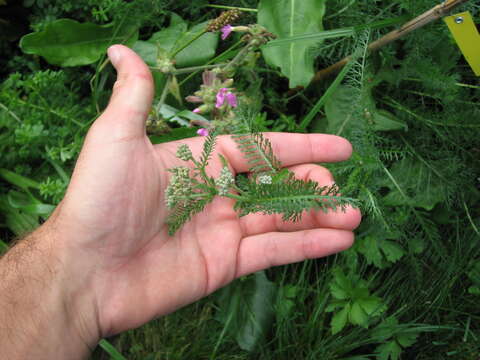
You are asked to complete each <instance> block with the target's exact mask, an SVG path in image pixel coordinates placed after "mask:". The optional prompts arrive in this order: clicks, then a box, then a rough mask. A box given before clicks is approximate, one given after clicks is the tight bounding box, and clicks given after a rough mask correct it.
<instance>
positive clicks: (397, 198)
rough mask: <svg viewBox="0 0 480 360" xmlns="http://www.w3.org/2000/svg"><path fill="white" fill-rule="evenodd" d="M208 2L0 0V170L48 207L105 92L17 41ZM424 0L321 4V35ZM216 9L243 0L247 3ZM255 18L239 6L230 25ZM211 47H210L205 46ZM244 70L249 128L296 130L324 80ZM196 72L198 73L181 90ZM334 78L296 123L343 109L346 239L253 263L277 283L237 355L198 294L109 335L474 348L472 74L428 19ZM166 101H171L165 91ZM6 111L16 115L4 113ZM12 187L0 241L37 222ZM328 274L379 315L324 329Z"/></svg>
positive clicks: (354, 348) (337, 352)
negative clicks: (271, 264) (21, 180)
mask: <svg viewBox="0 0 480 360" xmlns="http://www.w3.org/2000/svg"><path fill="white" fill-rule="evenodd" d="M209 3H210V4H221V2H220V1H194V2H193V1H168V0H164V1H146V0H139V1H136V2H135V4H134V6H133V5H132V3H131V2H128V1H120V0H102V1H95V2H94V1H90V0H81V1H71V2H69V1H53V0H52V1H49V0H26V1H23V2H14V1H8V2H7V3H6V4H5V5H3V6H0V20H3V22H1V21H0V26H2V28H1V30H2V31H0V34H1V35H0V51H1V52H2V57H1V59H0V77H1V80H2V84H1V87H0V127H1V129H2V134H1V135H0V139H1V140H2V141H1V142H0V150H1V152H2V154H3V155H2V158H1V160H0V167H1V168H5V169H8V170H10V171H13V172H15V173H16V174H19V175H22V176H25V177H28V178H30V179H33V180H35V181H36V182H38V184H39V185H38V187H36V188H35V189H34V190H32V191H35V193H36V194H37V195H38V197H39V198H40V199H42V201H44V202H46V203H48V204H55V203H57V202H58V201H59V200H60V199H61V196H62V194H63V192H64V190H65V187H66V184H67V183H68V177H69V174H70V172H71V169H72V167H73V165H74V161H75V158H76V155H77V153H78V151H79V149H80V147H81V143H82V140H83V137H84V135H85V133H86V131H87V129H88V126H89V125H90V124H91V122H92V121H93V120H94V119H95V117H96V116H97V114H98V111H99V110H100V109H102V108H103V106H104V105H105V103H106V101H107V100H108V96H109V93H110V88H111V84H112V82H113V81H114V73H113V71H112V69H110V68H108V67H107V68H106V69H103V70H102V71H100V68H99V66H96V65H93V66H84V67H77V68H64V69H60V68H58V67H55V66H51V65H49V64H47V63H46V62H45V61H44V60H43V59H42V58H39V57H34V56H27V55H24V54H23V53H22V52H21V50H20V49H19V47H18V41H19V39H20V37H21V36H22V35H24V34H26V33H28V32H30V31H32V30H41V29H43V28H44V27H45V26H46V25H47V24H48V23H50V22H51V21H53V20H55V19H57V18H62V17H68V18H73V19H76V20H79V21H93V22H95V23H98V24H104V23H109V22H112V21H113V22H115V23H118V22H123V23H124V22H125V21H128V22H129V23H137V24H139V26H140V38H141V39H147V38H149V37H150V35H151V34H152V33H154V32H155V31H157V30H158V29H160V28H162V27H165V26H167V24H168V19H169V12H170V11H173V12H176V13H178V14H179V15H180V16H182V17H183V18H184V19H187V20H188V21H189V22H191V23H192V24H196V23H199V22H202V21H205V20H207V19H211V18H213V17H215V16H216V14H218V10H214V9H211V8H207V7H205V5H207V4H209ZM436 4H437V2H435V1H429V0H417V1H413V0H394V1H386V0H378V1H350V0H340V1H333V0H332V1H327V14H326V16H325V18H324V23H325V28H326V29H335V28H341V27H347V26H353V25H358V24H365V23H368V22H372V21H377V20H382V19H385V18H395V17H398V16H406V17H414V16H416V15H418V14H420V13H422V12H423V11H425V10H427V9H429V8H430V7H432V6H434V5H436ZM228 5H232V6H242V7H249V8H256V7H257V5H258V1H254V0H249V1H240V0H238V1H230V2H229V4H228ZM463 9H468V10H470V11H472V13H473V15H474V16H475V18H476V20H477V23H478V19H479V10H480V6H479V5H477V4H475V2H474V1H471V2H470V3H469V4H468V5H466V6H465V7H464V8H462V9H459V11H460V10H463ZM255 21H256V20H255V14H254V13H249V14H248V15H246V17H244V18H243V20H242V22H244V23H247V24H248V23H251V22H255ZM389 29H390V28H388V29H380V30H372V31H369V32H363V33H359V34H358V35H357V36H354V37H351V38H347V39H341V40H338V39H337V40H329V41H326V42H324V43H322V45H321V46H318V47H317V48H315V49H313V50H312V56H315V59H316V68H318V69H322V68H324V67H326V66H328V65H330V64H332V63H334V62H335V61H337V60H338V59H340V58H342V57H343V56H345V55H348V54H351V53H353V52H355V51H362V49H364V48H365V44H366V43H367V42H368V41H371V40H373V39H376V38H378V37H379V36H381V35H382V34H384V33H385V32H386V31H388V30H389ZM226 47H227V45H221V48H220V49H219V52H220V51H221V50H223V49H224V48H226ZM255 72H256V74H258V76H260V77H261V78H262V85H261V88H262V90H263V100H262V104H261V108H260V109H259V110H260V112H262V113H263V114H264V115H263V117H259V118H258V119H257V120H258V123H259V126H260V127H264V128H265V129H274V130H277V131H280V130H288V131H297V130H298V124H300V123H301V122H302V119H304V117H305V116H306V115H307V114H309V113H310V112H311V110H312V108H313V106H314V104H315V103H316V102H317V101H318V99H319V97H320V96H321V95H322V94H324V93H325V91H326V90H327V89H328V87H329V86H330V85H331V83H332V80H333V79H329V80H326V81H324V82H320V83H318V84H315V85H313V86H311V87H310V88H308V89H307V90H305V91H302V92H300V93H298V94H296V95H291V94H288V81H287V80H286V79H285V78H284V77H283V76H281V74H280V73H279V71H278V69H275V68H272V67H270V66H268V65H267V64H266V63H265V62H264V61H263V60H262V59H260V60H259V62H258V63H257V66H256V68H255ZM92 78H93V79H94V81H93V82H92V84H93V85H92V86H91V83H90V81H91V80H92ZM199 82H200V79H199V77H198V76H197V77H196V78H194V79H192V80H191V81H189V82H188V83H187V84H186V85H185V87H184V88H183V89H182V90H183V91H184V93H189V92H191V91H192V90H194V89H195V88H196V87H197V86H198V85H199ZM239 83H241V84H243V83H242V81H241V80H240V81H239ZM244 85H245V86H247V85H248V83H247V82H246V81H245V83H244ZM344 85H348V86H349V87H350V89H352V91H351V92H350V93H348V97H347V98H345V97H342V96H341V94H340V93H339V92H337V93H336V94H335V96H332V97H331V98H330V99H329V101H328V102H327V103H326V105H325V107H322V108H321V109H320V110H319V111H318V112H315V113H314V114H313V115H314V116H313V117H312V119H311V120H312V121H311V123H310V126H309V128H308V130H309V131H310V132H325V131H326V132H332V133H337V131H338V128H336V127H335V119H337V118H339V117H342V116H346V114H348V116H350V117H351V118H352V119H354V120H353V121H352V122H350V123H348V126H347V127H346V128H345V129H344V130H342V133H341V135H342V136H346V137H347V138H349V139H350V140H351V141H352V143H353V144H354V147H355V150H356V153H355V156H354V157H353V159H352V160H351V161H349V162H347V163H344V164H341V165H336V166H332V167H331V169H332V171H333V172H334V174H335V175H336V176H337V178H338V180H339V183H340V184H341V185H343V187H344V189H345V192H349V193H351V194H353V195H355V196H356V197H358V198H359V199H361V200H362V202H363V208H362V210H363V212H364V214H365V217H364V222H363V224H362V226H361V227H360V229H359V230H358V233H357V242H356V244H355V246H354V248H353V249H351V250H349V251H348V252H346V253H344V254H341V255H337V256H333V257H330V258H328V259H319V260H311V261H307V262H304V263H301V264H294V265H290V266H285V267H281V268H277V269H272V270H269V271H267V273H266V275H267V278H268V281H269V283H272V284H275V287H276V296H275V298H273V299H272V302H271V307H272V309H273V318H272V320H271V323H270V324H269V326H267V327H265V329H264V333H263V334H262V341H260V342H259V344H258V346H256V347H255V349H254V350H252V351H245V350H242V349H241V348H240V347H239V346H238V343H237V341H236V336H237V335H238V333H239V332H240V329H241V325H242V319H240V320H238V322H237V323H236V325H235V326H231V325H230V326H227V325H225V321H221V320H222V319H221V317H220V316H219V314H221V313H222V311H223V312H225V303H223V302H222V300H221V296H219V294H213V295H212V296H210V297H208V298H206V299H204V300H202V301H200V302H198V303H195V304H193V305H190V306H188V307H186V308H184V309H181V310H180V311H178V312H176V313H175V314H171V315H169V316H166V317H164V318H161V319H158V320H154V321H152V322H150V323H149V324H146V325H145V326H143V327H141V328H139V329H136V330H132V331H129V332H126V333H124V334H121V335H119V336H116V337H114V338H111V339H108V340H109V342H110V343H111V344H113V345H114V346H115V348H116V349H117V350H118V351H119V352H121V353H122V354H123V356H124V357H125V358H128V359H143V360H147V359H151V360H153V359H206V358H216V359H352V360H353V359H357V360H360V359H389V358H391V359H396V358H397V357H396V355H395V354H397V353H399V354H400V353H401V355H399V356H401V358H402V359H432V360H433V359H462V360H463V359H465V360H477V359H479V358H480V327H479V320H480V309H479V300H480V298H479V296H480V295H479V293H480V269H479V267H478V264H479V259H480V246H479V244H480V233H479V230H478V229H479V227H480V221H479V219H480V212H479V209H480V207H479V204H480V196H479V180H478V176H479V174H480V171H479V170H480V166H479V165H480V164H479V158H480V157H479V155H480V141H479V137H478V128H479V125H478V124H479V119H480V107H479V105H478V104H479V103H478V102H479V99H480V83H479V80H478V78H477V77H475V76H474V74H473V73H472V71H471V70H470V69H469V67H468V65H467V64H466V62H465V61H464V60H463V58H462V57H461V55H460V53H459V51H458V48H457V47H456V45H455V43H454V42H453V40H452V39H451V37H450V36H449V33H448V31H447V29H446V27H445V25H444V24H443V23H442V22H441V21H439V22H437V23H435V24H431V25H429V26H427V27H425V28H423V29H421V30H418V31H417V32H415V33H414V34H411V35H409V36H408V37H407V38H405V39H403V40H401V41H398V42H396V43H394V44H392V45H389V46H387V47H385V48H384V49H382V51H381V52H379V53H378V54H374V55H372V56H370V57H368V58H363V57H361V58H359V59H358V60H357V61H356V62H355V64H353V66H352V69H351V71H350V72H349V73H348V74H347V76H346V79H345V81H344ZM168 102H170V103H171V104H173V105H176V106H178V104H177V103H175V100H174V99H173V98H169V99H168ZM372 104H373V105H372ZM367 108H368V109H369V111H368V112H371V110H372V109H375V111H377V110H379V111H388V114H389V115H388V116H391V117H392V118H393V119H395V121H399V122H401V123H403V124H405V126H406V127H407V128H408V130H407V131H405V130H403V131H400V130H395V131H376V130H375V129H373V127H372V126H371V125H372V124H371V121H370V117H369V115H368V114H367V113H366V111H365V109H367ZM12 113H13V114H14V116H12ZM382 114H384V113H382ZM15 117H17V118H18V119H19V121H16V120H12V118H13V119H14V118H15ZM267 119H268V120H267ZM12 190H13V191H18V190H19V188H18V186H13V185H12V183H11V182H8V181H6V180H5V179H4V180H3V181H2V182H1V183H0V194H1V196H2V197H1V198H0V211H1V214H2V215H1V216H2V218H1V219H2V220H1V223H2V227H1V229H0V239H1V240H2V242H1V243H0V245H1V248H6V247H7V246H8V245H7V244H8V243H9V242H10V241H11V240H12V239H13V238H14V237H15V236H18V235H20V234H21V233H22V232H24V231H27V230H29V229H30V228H32V227H35V226H38V224H39V223H40V222H41V221H42V218H43V215H41V214H40V215H38V214H35V215H31V214H24V213H21V212H18V211H17V212H15V211H13V210H12V209H11V208H9V207H8V201H10V200H9V199H10V198H8V196H10V197H12V196H21V195H18V194H17V193H15V194H13V195H12V193H11V191H12ZM9 194H10V195H9ZM392 244H393V245H392ZM335 271H341V272H343V273H344V274H346V275H347V278H348V279H349V280H350V283H351V284H350V285H351V287H352V288H351V294H350V295H351V299H355V298H359V297H361V296H363V295H359V293H361V292H362V291H363V292H365V291H367V293H368V296H374V297H376V298H377V299H380V300H379V301H381V304H382V307H383V309H382V311H381V313H378V314H376V315H372V316H371V317H369V318H368V319H367V320H366V324H368V327H366V326H365V327H364V326H355V325H353V324H347V325H346V326H345V327H344V328H343V330H342V331H341V332H339V333H338V334H335V335H332V317H333V316H335V314H338V312H339V310H338V309H337V310H335V311H334V312H333V313H332V312H327V309H328V307H329V306H330V305H331V304H334V303H335V300H336V298H335V291H334V284H335V282H338V281H340V278H341V277H340V276H339V275H338V273H337V272H335ZM244 281H247V282H248V281H250V280H249V279H245V280H244ZM247 284H248V283H247ZM234 286H236V285H234ZM265 286H266V285H265ZM362 289H363V290H362ZM365 289H366V290H365ZM220 295H221V294H220ZM337 300H338V299H337ZM353 301H354V300H352V303H353ZM239 316H240V317H242V316H244V313H241V314H240V315H239ZM388 319H390V320H388ZM391 319H395V321H394V322H389V321H391ZM223 320H224V319H223ZM247 320H248V319H246V318H244V319H243V321H245V322H246V321H247ZM388 347H390V348H388ZM396 349H400V351H397V350H396ZM110 358H115V357H114V356H112V355H110V354H108V353H107V351H105V349H103V348H100V347H99V348H98V349H97V350H96V351H95V353H94V354H93V355H92V359H110Z"/></svg>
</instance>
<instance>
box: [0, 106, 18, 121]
mask: <svg viewBox="0 0 480 360" xmlns="http://www.w3.org/2000/svg"><path fill="white" fill-rule="evenodd" d="M0 107H1V108H2V109H3V110H5V111H6V112H7V113H8V114H9V115H10V116H11V117H13V118H14V119H15V120H17V121H18V122H19V123H21V122H22V120H20V118H19V117H18V116H17V114H15V113H14V112H13V111H11V110H10V109H9V108H8V107H7V106H6V105H3V104H2V103H0Z"/></svg>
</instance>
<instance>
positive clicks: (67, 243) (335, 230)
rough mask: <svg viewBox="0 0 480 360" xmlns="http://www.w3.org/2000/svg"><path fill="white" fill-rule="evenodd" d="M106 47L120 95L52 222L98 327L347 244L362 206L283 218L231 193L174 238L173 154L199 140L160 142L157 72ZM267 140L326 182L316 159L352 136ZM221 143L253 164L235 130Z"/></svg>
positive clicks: (240, 168) (239, 160)
mask: <svg viewBox="0 0 480 360" xmlns="http://www.w3.org/2000/svg"><path fill="white" fill-rule="evenodd" d="M109 55H110V58H111V60H112V63H113V64H114V66H115V67H116V69H117V72H118V80H117V83H116V84H115V87H114V94H113V96H112V99H111V101H110V104H109V106H108V108H107V110H106V111H105V112H104V114H102V116H101V117H100V118H99V119H98V120H97V121H96V122H95V123H94V125H93V126H92V128H91V130H90V132H89V134H88V136H87V139H86V141H85V145H84V148H83V149H82V153H81V155H80V158H79V160H78V163H77V166H76V168H75V171H74V174H73V177H72V181H71V184H70V186H69V189H68V191H67V195H66V197H65V199H64V200H63V201H62V203H61V205H60V206H59V207H58V208H57V210H56V211H55V213H54V215H53V216H52V217H51V218H50V220H49V221H48V222H47V224H46V226H50V228H51V229H52V231H55V232H56V234H57V236H56V237H57V239H59V240H58V242H59V243H61V245H62V246H61V248H62V249H64V251H63V252H62V256H63V260H64V263H65V264H68V267H69V269H70V270H69V272H70V273H69V278H73V279H75V282H78V283H80V284H82V286H84V287H87V290H85V294H86V295H85V298H86V299H87V300H86V301H87V302H89V303H90V304H92V306H93V307H95V309H94V313H95V314H97V319H96V324H95V325H94V326H97V327H98V333H99V334H100V336H106V335H111V334H114V333H118V332H120V331H124V330H127V329H130V328H133V327H137V326H139V325H141V324H143V323H145V322H146V321H148V320H150V319H152V318H154V317H157V316H161V315H164V314H167V313H170V312H172V311H174V310H176V309H178V308H179V307H182V306H184V305H186V304H189V303H191V302H194V301H196V300H198V299H200V298H201V297H203V296H205V295H207V294H209V293H211V292H213V291H215V290H216V289H218V288H219V287H222V286H224V285H226V284H227V283H229V282H230V281H232V280H233V279H235V278H236V277H238V276H242V275H245V274H248V273H251V272H254V271H258V270H261V269H264V268H267V267H270V266H276V265H281V264H287V263H292V262H297V261H302V260H304V259H307V258H317V257H322V256H326V255H330V254H332V253H335V252H338V251H342V250H344V249H346V248H348V247H350V246H351V244H352V242H353V233H352V230H353V229H355V228H356V227H357V226H358V224H359V222H360V213H359V211H358V210H354V209H347V211H346V212H344V213H343V212H339V213H333V212H330V213H327V214H325V213H323V212H319V213H315V212H309V213H307V214H306V215H305V217H304V218H303V220H302V221H301V222H299V223H295V224H292V223H283V222H282V221H281V218H280V217H279V216H263V215H259V214H252V215H248V216H246V217H243V218H238V216H237V214H236V213H235V211H234V210H233V209H232V207H233V203H234V202H233V200H231V199H226V198H216V199H215V200H214V201H213V202H212V203H211V204H209V205H208V206H207V208H206V209H205V210H204V211H203V212H202V213H200V214H198V215H196V216H195V217H194V218H193V219H192V221H190V222H189V223H187V224H186V225H185V226H184V227H183V228H182V229H181V230H180V231H178V232H177V234H176V235H175V236H173V237H169V236H168V235H167V227H166V224H165V220H166V216H167V209H166V207H165V200H164V195H163V194H164V190H165V188H166V186H167V185H168V177H169V172H168V171H167V169H169V168H172V167H175V166H185V162H183V161H181V160H178V159H177V157H176V156H175V153H176V150H177V147H178V145H179V144H181V143H185V144H188V145H189V147H190V148H191V149H192V152H193V154H194V156H198V155H199V154H200V153H201V150H202V146H203V139H202V138H194V139H188V140H182V141H178V142H171V143H166V144H161V145H155V146H154V145H152V144H151V143H150V141H149V139H148V137H147V136H146V134H145V118H146V116H147V114H148V111H149V109H150V106H151V101H152V98H153V83H152V77H151V74H150V71H149V70H148V67H147V66H146V65H145V64H144V63H143V61H142V60H141V59H140V58H139V57H138V56H137V55H136V54H135V53H133V52H132V51H131V50H130V49H128V48H126V47H123V46H119V45H116V46H114V47H112V48H110V51H109ZM267 137H268V138H269V139H270V141H271V142H272V146H273V149H274V152H275V154H276V156H277V157H278V158H279V159H280V160H281V161H282V164H283V165H284V166H286V167H289V168H290V169H291V170H292V171H294V172H295V173H296V175H297V177H299V178H304V179H312V180H315V181H317V182H319V184H320V185H330V184H331V183H332V182H333V177H332V175H331V174H330V172H329V171H328V170H327V169H325V168H323V167H320V166H318V165H313V164H312V163H316V162H330V161H341V160H345V159H347V158H348V157H349V156H350V154H351V145H350V144H349V143H348V142H347V141H346V140H344V139H342V138H339V137H336V136H330V135H320V134H312V135H305V134H280V133H270V134H267ZM216 152H217V153H221V154H222V155H224V156H225V157H226V158H227V159H228V161H229V163H230V164H231V166H232V170H233V172H234V173H240V172H246V171H248V165H247V163H246V162H245V161H244V159H243V156H242V154H241V153H240V152H239V150H238V149H237V147H236V144H235V143H234V142H233V140H231V139H230V138H229V137H228V136H222V137H219V140H218V144H217V147H216ZM220 170H221V163H220V161H219V160H218V156H216V155H214V156H213V157H212V161H211V162H210V165H209V167H208V172H209V174H212V175H218V174H219V172H220ZM81 308H82V309H85V308H88V307H85V306H82V307H81ZM92 333H95V331H93V332H92Z"/></svg>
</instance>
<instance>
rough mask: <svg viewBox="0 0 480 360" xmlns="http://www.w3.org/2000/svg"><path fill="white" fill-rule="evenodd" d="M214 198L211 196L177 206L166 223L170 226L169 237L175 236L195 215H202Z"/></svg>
mask: <svg viewBox="0 0 480 360" xmlns="http://www.w3.org/2000/svg"><path fill="white" fill-rule="evenodd" d="M213 198H214V196H209V197H205V198H202V199H198V200H189V201H188V202H186V203H180V204H177V206H175V208H174V209H173V210H172V212H171V213H170V215H169V216H168V218H167V221H166V223H167V225H168V235H170V236H173V235H174V234H175V233H176V232H177V231H178V230H179V229H180V228H181V227H182V226H183V225H184V224H186V223H187V222H188V221H190V219H191V218H192V217H193V216H194V215H196V214H198V213H200V212H201V211H202V210H203V209H204V208H205V206H207V205H208V204H209V203H210V202H211V201H212V200H213Z"/></svg>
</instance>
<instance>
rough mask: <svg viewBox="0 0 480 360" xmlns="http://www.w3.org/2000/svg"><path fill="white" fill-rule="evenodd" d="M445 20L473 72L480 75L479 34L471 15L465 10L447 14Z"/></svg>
mask: <svg viewBox="0 0 480 360" xmlns="http://www.w3.org/2000/svg"><path fill="white" fill-rule="evenodd" d="M445 22H446V23H447V25H448V28H449V29H450V31H451V33H452V35H453V37H454V39H455V41H456V42H457V44H458V46H459V47H460V50H462V53H463V55H464V56H465V59H466V60H467V61H468V63H469V64H470V66H471V67H472V69H473V72H474V73H475V75H477V76H480V34H479V33H478V30H477V27H476V26H475V22H474V21H473V18H472V15H471V14H470V13H469V12H468V11H466V12H463V13H460V14H456V15H453V16H447V17H446V18H445Z"/></svg>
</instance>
